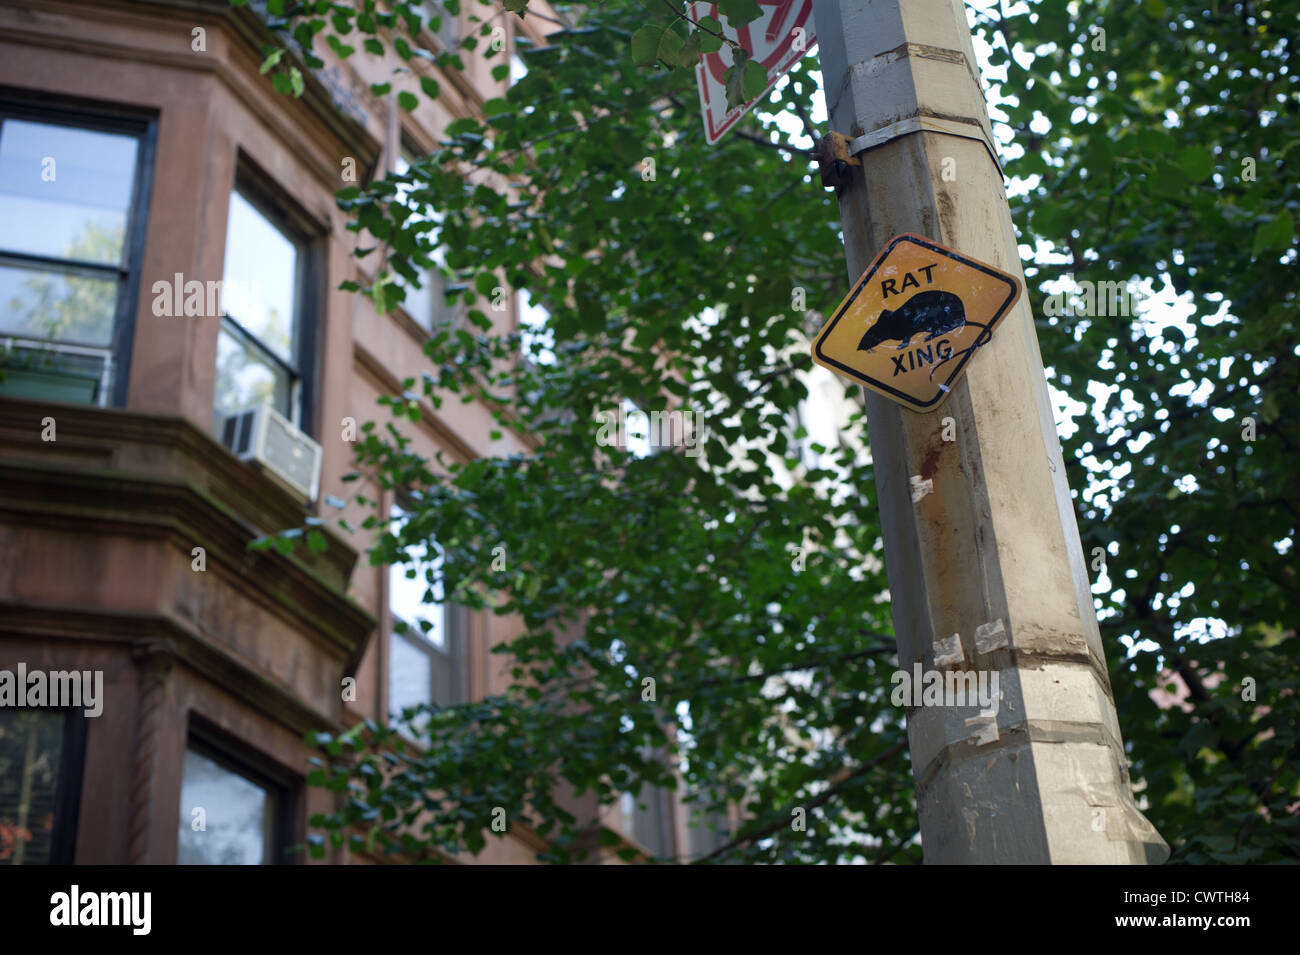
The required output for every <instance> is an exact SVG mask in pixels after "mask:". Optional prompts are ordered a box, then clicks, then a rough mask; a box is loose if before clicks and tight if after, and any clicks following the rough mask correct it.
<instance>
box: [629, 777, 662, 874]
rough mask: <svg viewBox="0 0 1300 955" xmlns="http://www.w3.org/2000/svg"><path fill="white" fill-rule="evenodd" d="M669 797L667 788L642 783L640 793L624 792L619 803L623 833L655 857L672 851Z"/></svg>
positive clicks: (660, 856)
mask: <svg viewBox="0 0 1300 955" xmlns="http://www.w3.org/2000/svg"><path fill="white" fill-rule="evenodd" d="M668 799H669V796H668V791H667V790H665V789H659V788H658V787H655V786H643V787H642V788H641V792H640V794H639V795H633V794H632V793H629V792H625V793H622V794H621V799H620V802H619V808H620V809H621V810H622V816H623V834H624V835H626V836H627V837H629V838H630V839H632V840H634V841H636V842H638V843H640V844H641V845H642V846H644V847H645V848H646V849H648V850H649V851H650V854H651V855H653V856H655V857H656V858H665V857H667V856H670V855H672V852H673V838H672V833H671V831H670V830H671V821H672V815H671V811H670V810H669V808H668Z"/></svg>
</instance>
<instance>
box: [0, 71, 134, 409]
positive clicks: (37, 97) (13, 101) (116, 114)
mask: <svg viewBox="0 0 1300 955" xmlns="http://www.w3.org/2000/svg"><path fill="white" fill-rule="evenodd" d="M10 118H12V119H20V120H25V121H27V122H37V123H45V124H47V125H52V126H70V127H73V128H75V129H86V130H90V131H92V132H100V133H116V134H119V135H125V136H132V137H134V138H135V140H136V142H137V148H136V160H135V162H136V165H135V172H134V181H133V182H132V184H131V198H130V201H129V202H128V204H127V224H126V231H125V233H124V235H123V236H122V260H121V261H119V262H118V263H117V264H116V265H106V264H104V263H99V262H94V263H82V262H78V261H76V260H72V259H58V258H54V257H51V256H45V255H35V254H25V253H14V252H7V251H6V252H0V264H3V263H5V262H12V263H13V264H16V265H20V266H22V265H26V266H29V267H30V266H36V267H42V266H48V267H50V270H51V271H61V269H60V268H59V267H60V266H63V269H62V270H67V267H68V266H72V270H71V271H73V272H75V273H79V274H89V273H94V274H97V275H102V276H105V277H106V276H108V275H113V276H114V277H115V278H116V281H117V303H116V306H115V308H114V310H113V336H112V339H111V340H110V342H109V344H108V346H107V348H106V350H108V351H109V352H110V355H109V359H108V360H109V362H110V372H109V373H110V376H111V377H110V382H111V384H110V386H109V388H108V390H107V392H105V393H103V394H101V395H100V400H99V403H98V407H112V408H125V407H126V404H127V394H128V389H129V386H130V380H131V357H132V354H131V353H132V350H133V348H134V347H135V325H136V321H135V320H136V312H137V310H138V308H139V302H140V286H141V282H142V276H143V272H144V254H145V240H146V237H147V234H148V223H149V203H150V199H151V197H152V194H153V178H154V164H155V159H156V156H157V145H158V114H157V112H156V111H154V110H148V109H142V108H139V107H135V106H129V105H126V104H121V103H114V102H108V101H101V100H91V99H85V98H80V97H78V98H67V97H63V96H57V95H52V94H49V93H46V92H44V91H40V90H25V89H20V88H18V87H13V86H4V85H0V124H2V121H3V120H4V119H10ZM0 337H2V338H4V339H6V340H13V341H14V342H18V341H23V342H26V341H37V340H36V339H26V338H24V337H23V336H18V335H3V336H0ZM40 341H41V342H42V343H47V342H48V340H43V339H42V340H40ZM69 347H84V346H71V345H70V346H69Z"/></svg>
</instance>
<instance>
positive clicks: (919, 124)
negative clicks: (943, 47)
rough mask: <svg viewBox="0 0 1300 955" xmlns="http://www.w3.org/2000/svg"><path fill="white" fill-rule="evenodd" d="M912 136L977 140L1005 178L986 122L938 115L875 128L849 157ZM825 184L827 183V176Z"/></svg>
mask: <svg viewBox="0 0 1300 955" xmlns="http://www.w3.org/2000/svg"><path fill="white" fill-rule="evenodd" d="M912 133H942V134H943V135H945V136H960V137H961V138H963V139H974V140H975V141H977V142H981V143H983V144H984V148H985V149H987V150H988V152H989V158H990V159H992V160H993V165H994V166H996V167H997V170H998V174H999V175H1005V173H1003V171H1002V163H1000V162H998V153H997V150H996V149H994V148H993V143H992V142H991V141H990V140H989V134H988V131H987V130H986V129H985V128H984V125H983V124H982V123H974V122H959V121H955V120H951V119H940V118H938V117H937V116H908V117H906V118H905V119H900V120H899V121H898V122H896V123H890V124H889V125H888V126H882V127H880V129H873V130H872V131H871V132H869V133H866V134H865V135H862V136H859V137H858V138H857V139H855V140H853V141H852V142H851V143H849V146H848V151H849V155H851V156H857V155H858V153H864V152H866V151H867V150H868V149H874V148H876V147H877V146H883V145H885V143H888V142H891V141H893V140H895V139H898V138H899V137H900V136H909V135H911V134H912ZM832 135H835V134H832ZM823 181H825V179H824V177H823Z"/></svg>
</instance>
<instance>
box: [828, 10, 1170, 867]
mask: <svg viewBox="0 0 1300 955" xmlns="http://www.w3.org/2000/svg"><path fill="white" fill-rule="evenodd" d="M813 15H814V20H815V22H816V24H817V38H818V46H819V56H820V59H821V68H822V77H823V89H824V92H825V96H826V107H827V113H828V115H829V117H830V129H831V130H832V131H834V132H837V133H841V134H843V135H844V136H846V137H848V139H849V141H850V143H849V152H850V154H851V155H852V157H853V158H856V159H858V160H860V162H861V165H860V166H858V165H848V164H841V166H840V169H841V172H842V173H843V174H844V175H845V177H846V178H847V184H846V185H844V186H842V187H841V188H840V190H839V199H840V215H841V221H842V224H843V230H844V246H845V250H844V251H845V259H846V261H847V265H848V272H849V280H850V282H854V281H856V280H857V279H858V277H859V276H860V275H862V273H863V272H864V271H865V270H866V269H867V267H868V266H869V264H870V263H871V261H872V259H873V258H874V257H875V255H876V254H877V253H878V252H879V251H880V250H881V249H882V248H884V246H885V244H886V243H887V242H888V241H889V240H890V239H891V238H893V237H894V236H896V235H899V234H901V233H905V232H913V233H919V234H920V235H923V236H927V237H929V238H931V239H934V240H937V241H938V242H940V243H942V244H944V245H947V246H950V247H952V248H955V249H957V250H959V251H960V252H962V253H964V254H966V255H969V256H971V257H973V258H975V259H978V260H981V261H983V262H987V263H989V264H991V265H993V266H995V267H996V268H998V269H1001V270H1003V271H1005V272H1008V273H1010V274H1011V275H1013V276H1015V277H1016V278H1018V279H1019V280H1020V281H1021V283H1022V284H1023V281H1024V273H1023V270H1022V269H1021V265H1020V260H1019V255H1018V252H1017V248H1016V239H1015V233H1014V231H1013V229H1012V224H1011V213H1010V209H1009V207H1008V205H1007V198H1006V190H1005V187H1004V184H1003V178H1002V172H1001V169H1000V168H999V165H998V161H997V158H996V152H995V150H994V145H993V137H992V131H991V127H990V125H989V119H988V113H987V109H986V106H985V102H984V95H983V90H982V87H981V85H980V80H979V74H978V67H977V65H976V61H975V56H974V52H973V49H972V46H971V37H970V31H969V28H968V27H967V24H966V18H965V13H964V10H963V6H962V4H961V2H960V0H905V2H904V0H844V2H840V0H814V4H813ZM945 172H947V175H946V176H945ZM864 395H865V403H866V410H867V418H868V425H869V430H870V443H871V451H872V456H873V458H874V461H875V469H876V485H877V490H878V500H879V507H880V518H881V526H882V530H883V534H884V541H885V559H886V565H887V569H888V575H889V591H890V597H891V601H892V610H893V616H894V627H895V631H896V633H897V640H898V654H899V664H900V667H901V668H902V669H903V670H905V671H907V672H909V673H910V672H912V670H913V668H914V666H915V665H916V664H920V665H921V667H922V668H923V669H937V670H948V671H954V670H955V671H957V672H959V673H960V672H966V673H970V672H972V671H981V670H992V671H996V672H998V673H999V674H1000V680H999V683H1000V688H1001V700H1000V702H999V703H998V704H997V712H996V716H992V717H980V716H976V717H974V718H972V717H970V715H969V708H954V707H943V706H916V707H913V708H911V709H909V711H908V718H907V726H908V740H909V746H910V750H911V757H912V767H913V774H914V777H915V783H916V798H917V807H918V812H919V815H920V821H921V840H922V845H923V848H924V856H925V861H926V862H928V863H1103V864H1144V863H1159V862H1163V861H1164V860H1165V859H1166V858H1168V855H1169V849H1168V846H1167V845H1166V844H1165V842H1164V840H1163V839H1161V837H1160V835H1159V834H1158V833H1157V832H1156V831H1155V829H1154V827H1152V826H1151V824H1150V823H1149V822H1148V821H1147V820H1146V819H1145V817H1143V815H1142V813H1141V812H1140V811H1139V810H1138V808H1137V805H1136V804H1135V802H1134V799H1133V795H1132V789H1131V786H1130V781H1129V775H1128V761H1127V759H1126V757H1125V753H1124V744H1123V741H1122V737H1121V735H1120V728H1119V723H1118V719H1117V717H1116V713H1115V703H1114V697H1113V695H1112V692H1111V686H1110V679H1109V676H1108V674H1107V670H1106V656H1105V650H1104V648H1103V647H1102V644H1101V637H1100V633H1099V631H1098V628H1097V618H1096V613H1095V611H1094V608H1093V602H1092V593H1091V583H1090V580H1089V578H1088V572H1087V567H1086V564H1085V562H1084V555H1083V548H1082V545H1081V543H1080V539H1079V530H1078V525H1077V524H1076V522H1075V516H1074V508H1073V504H1072V502H1071V499H1070V489H1069V485H1068V484H1067V482H1066V476H1065V462H1064V460H1063V458H1062V454H1061V445H1060V441H1059V439H1058V437H1057V434H1056V425H1055V422H1054V419H1053V412H1052V405H1051V402H1050V400H1049V396H1048V391H1047V382H1046V378H1045V377H1044V374H1043V362H1042V356H1041V355H1040V353H1039V348H1038V338H1037V336H1036V334H1035V332H1034V323H1033V315H1032V314H1031V310H1030V306H1029V300H1028V297H1027V296H1023V295H1022V296H1021V297H1020V299H1019V301H1018V302H1017V303H1016V304H1015V306H1014V307H1013V308H1012V310H1011V312H1010V313H1008V314H1007V316H1006V317H1005V319H1004V320H1003V321H1002V323H1001V325H1000V326H999V328H998V331H997V333H996V334H995V335H994V336H993V338H992V340H991V341H990V342H989V343H988V344H986V345H983V346H982V347H981V348H979V350H978V351H977V352H976V353H975V355H974V356H973V357H972V359H971V360H970V362H969V365H968V366H967V368H966V372H965V374H964V376H963V377H962V378H960V379H959V380H958V381H957V382H956V383H955V385H954V387H953V388H952V391H951V393H950V394H949V395H948V398H947V400H946V401H945V402H944V403H943V404H942V405H940V406H939V408H938V409H937V410H935V411H933V412H930V413H917V412H915V411H912V410H910V409H907V408H903V407H900V406H899V405H897V404H895V403H893V402H891V401H889V400H888V399H886V398H883V397H881V396H880V395H877V394H874V393H872V392H870V391H866V392H865V393H864ZM949 418H950V419H952V420H951V421H950V422H948V428H947V429H946V430H947V431H948V432H949V433H948V435H947V437H949V438H953V439H954V440H944V437H945V435H944V431H945V427H944V423H945V419H949ZM914 478H915V479H917V481H913V479H914ZM926 481H929V482H931V483H930V485H929V488H930V490H929V491H928V492H927V493H924V494H922V495H920V496H917V499H916V500H914V499H913V498H914V494H913V491H912V488H913V486H914V485H915V484H917V483H918V482H919V483H920V484H921V485H924V482H926ZM954 637H955V638H956V639H954Z"/></svg>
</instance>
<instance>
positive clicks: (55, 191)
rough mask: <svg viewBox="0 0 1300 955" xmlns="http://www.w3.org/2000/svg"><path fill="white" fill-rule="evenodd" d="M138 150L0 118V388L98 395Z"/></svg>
mask: <svg viewBox="0 0 1300 955" xmlns="http://www.w3.org/2000/svg"><path fill="white" fill-rule="evenodd" d="M141 148H142V147H141V142H140V139H139V137H138V136H136V135H132V134H127V133H117V132H103V131H99V130H93V129H85V128H80V127H77V126H69V125H64V124H61V123H53V122H44V121H40V120H36V119H31V118H25V117H16V116H5V115H0V367H3V368H4V370H5V372H6V374H5V376H4V378H3V380H0V393H3V394H9V395H19V396H21V397H26V398H33V399H37V400H53V401H73V402H87V403H96V404H107V403H108V400H109V392H110V389H111V387H112V382H113V380H114V377H115V374H116V372H115V369H114V364H115V363H114V360H113V357H114V356H113V348H112V346H113V343H114V340H115V331H116V328H115V326H116V320H117V315H118V313H119V312H125V306H124V303H122V302H121V292H122V289H123V287H124V285H125V283H126V281H127V280H128V278H130V276H129V275H128V274H127V271H126V270H127V267H128V264H129V263H128V259H130V251H131V250H130V249H129V248H128V246H127V243H126V236H127V232H128V228H129V227H130V223H131V215H132V209H133V205H132V204H133V202H135V199H136V192H137V190H136V175H135V173H136V167H137V164H138V162H139V153H140V150H141ZM119 380H120V379H119Z"/></svg>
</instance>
